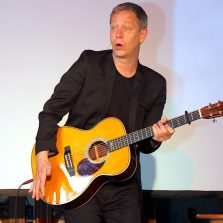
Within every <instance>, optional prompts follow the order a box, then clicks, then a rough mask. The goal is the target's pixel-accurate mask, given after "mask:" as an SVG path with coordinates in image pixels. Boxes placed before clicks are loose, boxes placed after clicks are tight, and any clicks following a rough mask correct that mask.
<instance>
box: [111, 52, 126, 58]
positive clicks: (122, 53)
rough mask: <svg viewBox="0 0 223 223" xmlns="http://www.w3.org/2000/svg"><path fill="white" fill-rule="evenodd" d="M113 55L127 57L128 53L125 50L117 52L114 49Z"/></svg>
mask: <svg viewBox="0 0 223 223" xmlns="http://www.w3.org/2000/svg"><path fill="white" fill-rule="evenodd" d="M113 55H114V56H115V57H117V58H125V57H126V54H125V53H124V52H117V51H114V50H113Z"/></svg>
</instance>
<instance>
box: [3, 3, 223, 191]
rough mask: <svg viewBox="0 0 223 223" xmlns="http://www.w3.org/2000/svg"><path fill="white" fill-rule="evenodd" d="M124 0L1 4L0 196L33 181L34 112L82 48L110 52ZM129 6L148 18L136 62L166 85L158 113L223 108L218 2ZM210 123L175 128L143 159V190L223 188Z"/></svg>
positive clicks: (222, 157) (215, 126) (221, 158)
mask: <svg viewBox="0 0 223 223" xmlns="http://www.w3.org/2000/svg"><path fill="white" fill-rule="evenodd" d="M122 2H123V1H118V0H112V1H106V0H94V1H91V0H75V1H71V0H64V1H59V0H54V1H44V0H39V1H33V0H19V1H17V0H8V1H3V0H0V81H1V88H0V91H1V94H0V96H1V110H0V111H1V128H0V131H1V147H0V154H1V155H0V189H16V188H18V186H19V185H20V184H21V183H22V182H24V181H25V180H28V179H30V178H32V174H31V161H30V157H31V150H32V147H33V144H34V142H35V141H34V140H35V135H36V131H37V127H38V113H39V112H40V111H41V110H42V107H43V104H44V102H45V101H46V100H47V99H48V98H49V97H50V95H51V94H52V92H53V89H54V86H55V85H56V84H57V83H58V81H59V79H60V77H61V76H62V74H63V73H65V72H66V71H67V70H68V69H69V67H70V66H71V65H72V64H73V63H74V62H75V61H76V60H77V58H78V57H79V55H80V53H81V52H82V51H83V50H85V49H93V50H103V49H108V48H110V47H111V46H110V41H109V15H110V11H111V9H112V8H113V7H114V6H115V5H117V4H118V3H122ZM134 2H135V3H139V4H140V5H141V6H142V7H143V8H144V9H145V11H146V12H147V13H148V16H149V36H148V38H147V40H146V42H145V43H144V44H143V45H142V48H141V53H140V61H141V63H142V64H144V65H147V66H149V67H151V68H152V69H154V70H156V71H158V72H160V73H161V74H162V75H163V76H164V77H165V78H166V79H167V83H168V98H167V103H166V107H165V110H164V115H165V116H167V117H168V118H174V117H176V116H180V115H183V114H184V112H185V110H186V111H188V112H191V111H194V110H197V109H200V108H202V107H204V106H206V105H208V104H209V103H214V102H217V101H218V100H223V88H222V84H223V1H221V0H205V1H203V0H197V1H194V0H188V1H182V0H148V1H146V0H144V1H134ZM216 121H217V122H213V121H212V120H204V119H200V120H198V121H196V122H193V123H191V125H184V126H182V127H179V128H177V129H176V133H175V135H174V137H173V138H172V139H171V140H169V141H167V142H164V143H163V144H162V146H161V147H160V149H159V150H157V151H156V152H154V153H152V154H150V155H144V154H143V155H142V156H141V168H142V183H143V188H144V189H149V190H174V191H175V190H201V191H221V190H223V167H222V165H223V140H222V138H223V119H222V118H218V119H216ZM28 187H29V186H28V185H27V188H28ZM25 188H26V187H25Z"/></svg>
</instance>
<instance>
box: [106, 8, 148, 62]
mask: <svg viewBox="0 0 223 223" xmlns="http://www.w3.org/2000/svg"><path fill="white" fill-rule="evenodd" d="M146 35H147V29H146V28H142V29H140V27H139V24H138V19H137V17H136V15H135V13H134V12H131V11H127V10H125V11H120V12H118V13H115V14H114V15H113V16H112V18H111V26H110V40H111V44H112V49H113V55H114V56H115V57H117V58H131V57H138V53H139V48H140V44H141V43H143V42H144V40H145V38H146Z"/></svg>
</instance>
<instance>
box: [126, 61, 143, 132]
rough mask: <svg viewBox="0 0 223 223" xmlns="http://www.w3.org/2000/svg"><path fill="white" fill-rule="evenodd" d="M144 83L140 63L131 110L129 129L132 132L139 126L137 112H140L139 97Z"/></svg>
mask: <svg viewBox="0 0 223 223" xmlns="http://www.w3.org/2000/svg"><path fill="white" fill-rule="evenodd" d="M142 85H143V73H142V71H141V69H140V64H138V67H137V72H136V76H135V82H134V85H133V93H132V100H131V103H130V111H129V130H130V131H131V132H132V131H135V130H136V128H137V112H138V106H139V98H140V95H141V90H142Z"/></svg>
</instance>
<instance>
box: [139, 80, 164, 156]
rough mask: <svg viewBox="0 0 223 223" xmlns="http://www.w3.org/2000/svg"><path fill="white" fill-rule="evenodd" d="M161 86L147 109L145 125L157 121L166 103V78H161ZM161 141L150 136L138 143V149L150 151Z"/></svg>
mask: <svg viewBox="0 0 223 223" xmlns="http://www.w3.org/2000/svg"><path fill="white" fill-rule="evenodd" d="M161 83H162V84H161V87H160V88H159V89H158V94H157V97H156V99H155V101H154V103H153V105H152V107H151V108H150V109H149V110H148V113H147V114H146V118H145V122H144V123H145V124H144V125H145V126H144V127H149V126H152V125H153V124H154V123H156V122H158V121H159V120H160V119H161V117H162V114H163V109H164V105H165V103H166V80H165V79H164V78H163V79H162V82H161ZM160 145H161V143H160V142H157V141H155V140H153V139H152V138H149V139H146V140H143V141H141V142H140V143H139V149H140V151H141V152H143V153H152V152H154V151H156V150H157V149H158V148H159V147H160Z"/></svg>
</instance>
